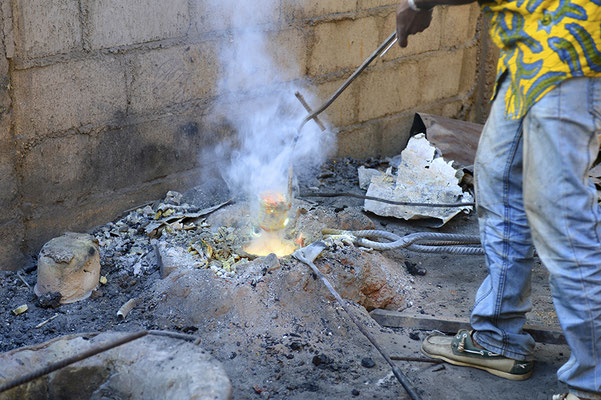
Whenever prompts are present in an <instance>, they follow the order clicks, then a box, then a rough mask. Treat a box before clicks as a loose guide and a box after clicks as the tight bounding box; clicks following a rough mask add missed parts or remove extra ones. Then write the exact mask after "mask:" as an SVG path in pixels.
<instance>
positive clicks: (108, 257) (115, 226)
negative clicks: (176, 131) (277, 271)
mask: <svg viewBox="0 0 601 400" xmlns="http://www.w3.org/2000/svg"><path fill="white" fill-rule="evenodd" d="M181 198H182V195H181V194H180V193H178V192H173V191H170V192H168V193H167V195H166V197H165V199H164V200H163V201H161V202H157V203H155V204H154V205H152V206H151V205H147V206H145V207H140V208H138V209H136V210H133V211H130V212H129V213H128V214H127V215H125V216H124V217H122V218H121V219H119V220H117V221H115V222H110V223H108V224H106V225H104V226H102V227H100V228H98V229H96V231H95V232H94V233H93V235H94V236H95V238H96V239H97V240H98V243H99V245H100V255H101V258H102V259H103V261H104V262H105V263H112V264H114V265H118V266H119V267H120V269H122V270H125V271H127V272H128V273H129V274H130V275H134V276H137V275H140V274H144V275H149V274H151V273H152V272H153V271H154V270H155V268H156V265H157V264H159V265H160V264H164V265H163V267H162V268H161V275H162V276H163V277H164V276H166V275H168V272H167V273H166V274H163V273H164V270H165V271H170V270H172V269H173V268H179V267H186V268H199V269H201V268H204V269H211V270H212V271H214V272H215V274H216V275H217V276H220V277H224V278H228V277H233V276H234V275H235V274H236V271H237V267H238V266H239V265H240V264H241V263H245V262H247V261H248V258H247V257H243V256H241V255H239V254H237V252H236V251H234V250H233V249H236V248H238V247H239V242H240V240H241V238H237V237H236V236H235V230H234V228H230V227H218V228H215V227H212V226H211V225H210V224H209V223H207V221H206V218H205V217H204V216H206V215H207V214H209V213H210V212H211V211H213V210H214V209H216V208H218V207H212V208H211V209H206V210H199V209H198V208H197V207H194V206H191V205H189V204H186V203H183V204H182V203H181ZM223 204H225V203H223ZM156 249H158V250H159V252H160V253H161V254H160V256H161V261H162V262H157V260H156V257H157V255H156Z"/></svg>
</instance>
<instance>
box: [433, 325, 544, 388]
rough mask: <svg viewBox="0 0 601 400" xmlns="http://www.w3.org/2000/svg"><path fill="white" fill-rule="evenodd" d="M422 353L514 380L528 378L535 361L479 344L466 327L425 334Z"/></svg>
mask: <svg viewBox="0 0 601 400" xmlns="http://www.w3.org/2000/svg"><path fill="white" fill-rule="evenodd" d="M422 353H424V354H425V355H427V356H428V357H432V358H438V359H441V360H444V361H446V362H448V363H451V364H453V365H460V366H464V367H472V368H478V369H482V370H484V371H487V372H490V373H491V374H493V375H496V376H500V377H501V378H505V379H511V380H514V381H521V380H524V379H528V378H530V376H531V375H532V368H533V366H534V361H519V360H514V359H511V358H507V357H504V356H502V355H500V354H496V353H493V352H492V351H488V350H486V349H484V348H482V347H481V346H478V345H477V344H475V343H474V341H473V339H472V335H471V332H469V331H468V330H465V329H462V330H460V331H459V332H458V333H457V334H456V335H455V336H445V335H442V334H439V333H434V334H432V335H430V336H428V337H427V338H426V339H425V340H424V342H423V343H422Z"/></svg>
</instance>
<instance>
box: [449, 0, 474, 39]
mask: <svg viewBox="0 0 601 400" xmlns="http://www.w3.org/2000/svg"><path fill="white" fill-rule="evenodd" d="M479 12H480V10H479V7H478V5H477V4H476V3H474V4H466V5H463V6H448V7H444V8H443V9H442V13H443V18H442V19H443V27H444V28H443V32H442V45H443V46H447V47H452V46H459V45H461V44H463V43H465V42H467V41H469V40H470V39H472V38H473V37H474V36H475V34H476V23H477V21H478V15H479Z"/></svg>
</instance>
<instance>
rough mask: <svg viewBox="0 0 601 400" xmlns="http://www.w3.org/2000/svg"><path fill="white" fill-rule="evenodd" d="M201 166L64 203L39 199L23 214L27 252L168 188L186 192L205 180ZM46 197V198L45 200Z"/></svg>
mask: <svg viewBox="0 0 601 400" xmlns="http://www.w3.org/2000/svg"><path fill="white" fill-rule="evenodd" d="M205 177H206V174H205V173H204V171H202V173H201V171H200V168H197V169H194V170H192V171H187V172H182V173H177V174H171V175H168V176H167V177H162V178H157V179H155V180H153V181H152V182H148V183H138V184H134V185H131V186H130V187H128V188H125V189H122V190H105V191H104V192H96V193H93V194H90V193H89V192H84V193H80V194H79V195H78V196H77V197H75V196H71V197H69V198H68V199H67V200H65V201H62V202H50V201H38V202H36V204H29V206H28V207H27V209H28V211H27V214H26V215H24V218H25V220H24V226H25V237H26V241H25V244H24V251H26V252H28V253H36V252H38V251H39V250H40V248H41V247H42V245H43V244H44V243H45V242H47V241H48V240H50V239H51V238H53V237H55V236H59V235H61V234H62V233H63V232H65V231H87V230H89V229H91V228H93V227H95V226H98V225H101V224H106V223H107V222H109V221H111V220H113V219H114V218H116V217H118V216H119V215H121V214H122V213H123V210H127V209H130V208H133V207H137V206H139V205H141V204H143V203H146V202H148V201H151V200H156V199H160V198H162V197H163V196H164V195H165V193H166V192H167V191H168V190H171V189H175V190H179V191H184V190H186V189H188V188H191V187H193V186H195V185H198V184H199V183H202V180H203V179H205ZM42 200H43V199H42Z"/></svg>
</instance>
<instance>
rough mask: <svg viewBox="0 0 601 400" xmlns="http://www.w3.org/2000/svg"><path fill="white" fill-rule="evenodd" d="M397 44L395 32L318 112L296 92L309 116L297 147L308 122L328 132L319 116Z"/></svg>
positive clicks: (306, 118) (298, 132) (295, 138)
mask: <svg viewBox="0 0 601 400" xmlns="http://www.w3.org/2000/svg"><path fill="white" fill-rule="evenodd" d="M396 42H397V37H396V32H394V33H392V34H391V35H390V36H388V38H387V39H386V40H385V41H384V42H383V43H382V44H381V45H380V46H379V47H378V48H377V49H376V51H374V52H373V53H372V55H370V56H369V57H368V58H367V59H366V60H365V61H364V62H363V64H361V65H360V66H359V68H357V69H356V70H355V72H353V74H352V75H351V76H350V77H349V78H348V79H347V80H346V81H345V82H344V83H343V84H342V86H340V88H338V90H336V92H334V94H333V95H332V96H331V97H330V98H329V99H328V100H327V101H326V102H325V103H323V104H322V105H321V106H320V107H319V108H318V109H317V110H315V111H312V110H311V108H310V107H309V105H308V104H307V102H306V101H305V100H304V98H303V96H302V95H301V94H300V93H299V92H296V97H297V98H298V99H299V101H300V102H301V103H302V105H303V106H304V107H305V109H306V110H307V112H308V113H309V115H307V116H306V117H305V119H304V120H303V121H302V122H301V124H300V126H299V127H298V131H297V133H296V136H295V137H294V145H296V142H297V141H298V139H299V137H300V134H301V131H302V130H303V128H304V127H305V125H306V124H307V122H309V121H310V120H315V122H316V123H317V125H319V127H320V129H321V130H322V131H325V130H326V128H325V126H324V125H323V123H322V122H321V121H320V120H319V119H318V118H317V117H318V116H319V114H321V113H322V112H324V111H325V110H326V109H327V108H328V107H330V106H331V105H332V103H333V102H334V101H335V100H336V99H337V98H338V96H340V95H341V94H342V92H344V91H345V90H346V88H347V87H348V86H349V85H350V84H351V83H352V82H353V81H354V80H355V79H356V78H357V77H358V76H359V75H360V74H361V73H362V72H363V71H364V70H365V68H367V67H368V66H369V65H370V64H371V63H372V62H373V61H374V60H375V59H376V58H378V56H380V57H382V56H384V54H386V53H387V52H388V51H389V50H390V49H391V48H392V46H393V45H394V44H395V43H396Z"/></svg>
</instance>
